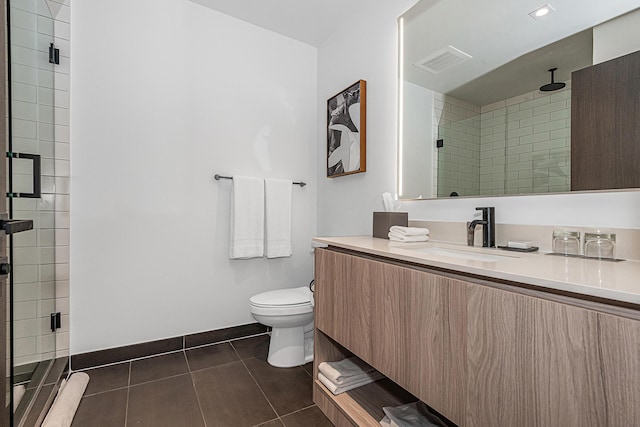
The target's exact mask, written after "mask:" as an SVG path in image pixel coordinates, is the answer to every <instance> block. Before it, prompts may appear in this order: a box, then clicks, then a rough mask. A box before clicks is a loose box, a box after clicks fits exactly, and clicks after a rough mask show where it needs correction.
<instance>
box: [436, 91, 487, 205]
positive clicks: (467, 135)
mask: <svg viewBox="0 0 640 427" xmlns="http://www.w3.org/2000/svg"><path fill="white" fill-rule="evenodd" d="M438 95H440V96H438ZM434 113H435V120H434V123H435V124H436V126H434V129H435V132H436V135H435V139H442V140H444V146H443V147H442V148H436V153H435V155H434V158H435V159H436V163H437V167H436V168H435V169H436V177H437V179H436V180H434V182H436V183H437V184H436V185H437V187H436V188H437V193H436V194H437V195H438V197H448V196H449V195H450V194H451V193H452V192H454V191H455V192H456V193H458V195H459V196H475V195H478V194H480V193H479V190H480V185H479V175H480V148H481V146H480V142H481V141H480V106H478V105H473V104H471V103H469V102H465V101H462V100H459V99H456V98H454V97H451V96H448V95H444V96H442V95H441V94H436V99H435V101H434Z"/></svg>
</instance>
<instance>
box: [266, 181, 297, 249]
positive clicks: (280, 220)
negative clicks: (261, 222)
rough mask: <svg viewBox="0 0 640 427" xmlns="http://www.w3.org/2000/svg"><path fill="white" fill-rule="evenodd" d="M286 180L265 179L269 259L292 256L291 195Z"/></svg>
mask: <svg viewBox="0 0 640 427" xmlns="http://www.w3.org/2000/svg"><path fill="white" fill-rule="evenodd" d="M292 188H293V183H292V182H291V181H290V180H286V179H265V180H264V190H265V200H266V203H265V209H266V229H267V233H266V242H267V248H266V255H267V258H280V257H289V256H291V193H292Z"/></svg>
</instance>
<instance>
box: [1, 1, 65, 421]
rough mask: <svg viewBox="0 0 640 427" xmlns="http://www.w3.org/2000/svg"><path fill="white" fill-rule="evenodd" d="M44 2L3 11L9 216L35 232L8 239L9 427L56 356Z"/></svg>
mask: <svg viewBox="0 0 640 427" xmlns="http://www.w3.org/2000/svg"><path fill="white" fill-rule="evenodd" d="M47 3H49V2H43V1H36V0H11V1H10V2H9V8H8V11H9V22H10V28H9V36H10V40H9V47H10V50H9V55H10V58H9V62H10V67H9V69H10V88H11V91H10V114H11V122H10V126H11V131H10V141H9V148H8V153H7V157H8V158H9V162H8V179H7V181H8V188H7V197H8V206H9V215H10V216H11V218H22V219H32V220H33V223H34V229H33V230H30V231H25V232H23V233H20V234H16V235H14V236H11V237H10V238H9V248H8V249H9V256H10V263H11V265H12V273H11V275H10V293H9V295H8V296H9V301H10V303H9V305H10V307H9V312H10V319H9V323H10V325H9V334H10V340H9V344H8V346H9V352H8V354H9V357H10V368H11V381H10V384H11V385H12V388H13V389H12V393H11V395H12V401H13V407H14V411H15V410H16V409H17V412H16V414H15V416H16V418H15V419H16V420H17V422H15V423H14V425H18V424H19V420H20V416H19V415H20V414H24V413H26V412H28V409H29V407H30V403H31V402H30V398H31V397H33V396H35V395H37V392H38V389H39V387H40V386H41V382H42V381H41V380H42V379H43V378H44V377H45V376H46V374H47V373H48V371H49V369H50V366H51V362H52V360H53V359H55V356H56V334H55V321H56V304H55V302H56V300H55V288H56V286H55V285H56V283H55V204H54V200H55V198H54V194H52V193H53V189H52V188H50V189H49V191H51V193H46V192H41V190H45V191H47V187H53V185H51V186H48V185H46V181H47V179H48V178H47V177H51V178H50V181H53V175H54V165H55V162H54V159H55V155H54V154H55V135H54V134H55V120H54V119H55V108H54V103H55V102H54V101H55V90H54V82H55V72H54V65H55V59H56V52H55V50H51V51H50V47H51V43H52V42H53V31H54V22H53V20H52V19H51V18H50V17H51V14H50V12H49V11H48V10H47V9H48V6H47ZM47 15H49V16H48V17H47ZM50 57H51V58H50ZM50 59H52V60H53V61H52V62H50ZM41 175H42V176H41ZM43 183H45V185H44V188H41V185H42V184H43ZM52 322H53V323H52ZM52 327H53V328H52ZM23 396H24V398H23Z"/></svg>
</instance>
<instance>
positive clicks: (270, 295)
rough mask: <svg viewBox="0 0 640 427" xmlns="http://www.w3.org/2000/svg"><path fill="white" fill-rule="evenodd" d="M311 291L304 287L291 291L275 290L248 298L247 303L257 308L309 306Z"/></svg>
mask: <svg viewBox="0 0 640 427" xmlns="http://www.w3.org/2000/svg"><path fill="white" fill-rule="evenodd" d="M310 293H311V291H310V290H309V288H307V287H306V286H302V287H300V288H293V289H277V290H275V291H268V292H263V293H261V294H257V295H254V296H252V297H251V298H249V302H250V303H251V304H253V305H258V306H283V305H285V306H295V305H305V304H311V299H310Z"/></svg>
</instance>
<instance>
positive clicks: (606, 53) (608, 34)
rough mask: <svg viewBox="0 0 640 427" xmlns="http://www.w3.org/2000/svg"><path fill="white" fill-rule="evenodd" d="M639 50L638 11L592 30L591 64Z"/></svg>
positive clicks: (639, 29) (639, 16) (639, 25)
mask: <svg viewBox="0 0 640 427" xmlns="http://www.w3.org/2000/svg"><path fill="white" fill-rule="evenodd" d="M638 49H640V10H635V11H633V12H630V13H627V14H626V15H622V16H621V17H619V18H616V19H612V20H611V21H608V22H605V23H604V24H601V25H598V26H596V27H594V28H593V63H594V64H599V63H601V62H605V61H608V60H610V59H613V58H617V57H619V56H623V55H627V54H629V53H632V52H635V51H637V50H638Z"/></svg>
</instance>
